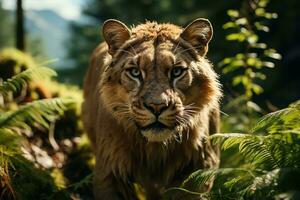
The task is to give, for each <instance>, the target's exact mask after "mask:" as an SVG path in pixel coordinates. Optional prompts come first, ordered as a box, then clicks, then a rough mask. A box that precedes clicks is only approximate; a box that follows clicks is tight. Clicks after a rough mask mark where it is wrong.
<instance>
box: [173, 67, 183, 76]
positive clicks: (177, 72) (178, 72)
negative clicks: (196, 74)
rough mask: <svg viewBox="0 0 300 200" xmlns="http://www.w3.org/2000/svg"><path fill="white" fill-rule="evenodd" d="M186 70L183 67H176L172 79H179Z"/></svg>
mask: <svg viewBox="0 0 300 200" xmlns="http://www.w3.org/2000/svg"><path fill="white" fill-rule="evenodd" d="M185 70H186V69H185V68H183V67H174V68H173V69H172V71H171V78H177V77H179V76H181V75H182V74H183V72H184V71H185Z"/></svg>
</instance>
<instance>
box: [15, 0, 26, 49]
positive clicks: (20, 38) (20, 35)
mask: <svg viewBox="0 0 300 200" xmlns="http://www.w3.org/2000/svg"><path fill="white" fill-rule="evenodd" d="M16 13H17V16H16V21H17V23H16V47H17V49H19V50H21V51H25V31H24V12H23V7H22V0H17V9H16Z"/></svg>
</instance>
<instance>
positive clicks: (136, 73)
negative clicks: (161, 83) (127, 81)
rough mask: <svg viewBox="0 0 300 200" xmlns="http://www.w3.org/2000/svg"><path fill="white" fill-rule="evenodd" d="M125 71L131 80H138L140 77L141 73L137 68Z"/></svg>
mask: <svg viewBox="0 0 300 200" xmlns="http://www.w3.org/2000/svg"><path fill="white" fill-rule="evenodd" d="M126 71H127V72H128V74H129V75H130V76H131V77H133V78H140V77H141V76H142V72H141V71H140V70H139V68H137V67H131V68H129V69H126Z"/></svg>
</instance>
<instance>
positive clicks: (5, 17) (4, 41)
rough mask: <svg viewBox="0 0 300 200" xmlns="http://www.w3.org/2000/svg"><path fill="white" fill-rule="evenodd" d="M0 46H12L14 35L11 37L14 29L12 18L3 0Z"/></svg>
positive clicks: (0, 8)
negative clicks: (5, 8) (4, 7)
mask: <svg viewBox="0 0 300 200" xmlns="http://www.w3.org/2000/svg"><path fill="white" fill-rule="evenodd" d="M0 25H1V27H2V28H0V48H3V47H7V46H11V45H12V42H13V37H11V35H12V33H13V30H12V28H11V26H10V25H11V20H10V18H9V13H8V12H7V11H6V10H4V9H3V8H2V0H0ZM3 27H5V28H3Z"/></svg>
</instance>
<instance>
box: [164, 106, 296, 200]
mask: <svg viewBox="0 0 300 200" xmlns="http://www.w3.org/2000/svg"><path fill="white" fill-rule="evenodd" d="M299 118H300V101H298V102H295V103H293V104H291V105H290V106H289V107H288V108H286V109H283V110H279V111H277V112H273V113H270V114H268V115H265V116H264V117H262V118H261V119H260V120H259V121H258V122H257V123H256V125H255V126H254V127H253V128H252V129H251V130H248V133H244V134H241V133H226V134H215V135H213V136H211V139H212V140H213V141H214V142H215V143H221V144H222V149H223V150H224V151H227V150H230V149H231V148H235V147H237V149H238V152H239V153H240V154H241V155H242V156H243V158H244V163H242V164H240V166H239V167H236V168H220V169H209V170H198V171H196V172H194V173H193V174H191V175H190V176H189V177H188V178H187V179H186V180H185V181H184V182H183V184H182V186H181V188H172V189H170V190H168V192H167V194H166V195H172V194H174V193H175V192H174V191H177V192H178V190H179V191H181V192H182V191H183V190H182V188H183V189H185V190H188V188H187V186H190V185H193V186H194V187H196V188H201V187H203V186H205V184H208V183H210V182H211V181H214V185H213V188H212V189H211V191H209V192H206V193H197V192H192V193H193V194H194V195H198V196H202V197H203V198H207V199H241V200H242V199H276V198H279V196H287V199H296V196H297V194H298V193H299V191H300V187H299V186H300V182H299V180H300V179H299V178H300V168H299V166H300V156H299V155H300V137H299V126H300V123H299ZM295 193H296V194H295ZM190 194H191V193H189V195H190ZM293 197H295V198H293Z"/></svg>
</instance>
